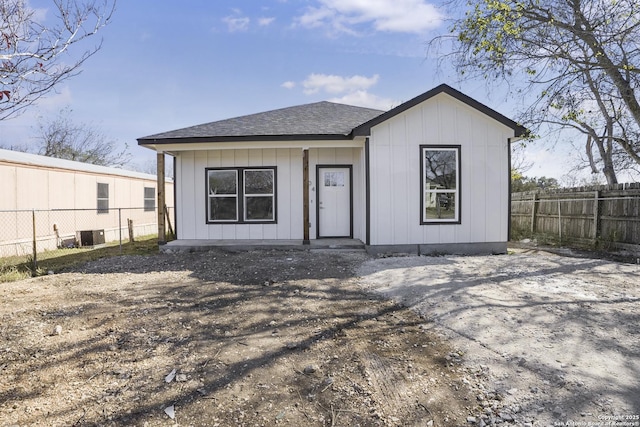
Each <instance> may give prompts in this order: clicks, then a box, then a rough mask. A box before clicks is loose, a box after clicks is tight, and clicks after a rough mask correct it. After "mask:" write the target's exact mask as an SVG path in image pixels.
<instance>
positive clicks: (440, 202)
mask: <svg viewBox="0 0 640 427" xmlns="http://www.w3.org/2000/svg"><path fill="white" fill-rule="evenodd" d="M424 206H425V211H426V212H425V218H426V219H427V220H430V219H436V220H438V219H443V220H455V219H456V197H455V193H436V192H427V193H425V201H424Z"/></svg>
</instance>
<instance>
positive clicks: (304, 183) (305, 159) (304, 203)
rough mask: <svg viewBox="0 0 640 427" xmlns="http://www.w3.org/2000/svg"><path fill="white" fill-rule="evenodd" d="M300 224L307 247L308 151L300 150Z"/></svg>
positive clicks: (306, 149)
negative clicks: (301, 224)
mask: <svg viewBox="0 0 640 427" xmlns="http://www.w3.org/2000/svg"><path fill="white" fill-rule="evenodd" d="M302 223H303V227H304V229H303V231H302V234H303V236H304V237H303V241H302V243H303V244H305V245H308V244H309V243H310V242H309V149H308V148H305V149H303V150H302Z"/></svg>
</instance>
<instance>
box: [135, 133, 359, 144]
mask: <svg viewBox="0 0 640 427" xmlns="http://www.w3.org/2000/svg"><path fill="white" fill-rule="evenodd" d="M350 139H353V138H352V136H351V134H347V135H343V134H324V135H323V134H317V135H316V134H311V135H235V136H197V137H179V138H162V137H159V138H154V137H144V138H138V139H137V141H138V145H142V146H145V145H163V144H193V143H196V144H198V143H201V144H208V143H217V142H247V141H264V142H278V141H345V140H350Z"/></svg>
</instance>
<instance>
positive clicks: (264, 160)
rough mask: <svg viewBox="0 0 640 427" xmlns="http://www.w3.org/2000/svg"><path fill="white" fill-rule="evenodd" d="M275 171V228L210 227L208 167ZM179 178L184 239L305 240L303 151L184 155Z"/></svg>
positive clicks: (178, 205) (178, 167) (180, 233)
mask: <svg viewBox="0 0 640 427" xmlns="http://www.w3.org/2000/svg"><path fill="white" fill-rule="evenodd" d="M251 166H256V167H257V166H265V167H268V166H276V167H277V178H276V180H277V186H278V187H277V191H276V203H277V205H276V217H277V223H276V224H207V218H206V215H207V210H206V203H207V200H206V194H207V193H206V189H205V186H206V173H205V169H206V168H221V167H251ZM176 174H177V175H176V176H178V177H179V179H178V185H179V186H180V188H179V191H178V192H177V195H178V200H177V203H176V208H177V217H178V218H177V222H178V226H177V229H178V238H179V239H229V240H236V239H285V240H287V239H302V237H303V235H302V231H303V230H302V150H301V149H290V148H272V149H238V150H207V151H185V152H181V153H179V155H178V156H177V161H176Z"/></svg>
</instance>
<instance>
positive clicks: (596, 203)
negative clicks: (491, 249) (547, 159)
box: [510, 183, 640, 250]
mask: <svg viewBox="0 0 640 427" xmlns="http://www.w3.org/2000/svg"><path fill="white" fill-rule="evenodd" d="M526 237H529V238H534V239H538V240H542V241H545V242H550V243H558V244H561V245H576V246H589V247H594V248H605V249H606V248H611V247H613V248H620V249H633V250H638V249H640V183H630V184H617V185H602V186H594V187H578V188H563V189H554V190H540V191H527V192H524V193H514V194H512V195H511V236H510V238H511V239H512V240H517V239H522V238H526Z"/></svg>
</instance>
